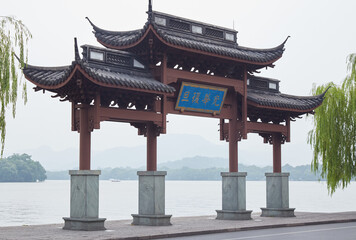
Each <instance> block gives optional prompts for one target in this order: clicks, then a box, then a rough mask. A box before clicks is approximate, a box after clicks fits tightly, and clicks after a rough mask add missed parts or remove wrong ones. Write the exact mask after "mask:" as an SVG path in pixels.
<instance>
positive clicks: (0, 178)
mask: <svg viewBox="0 0 356 240" xmlns="http://www.w3.org/2000/svg"><path fill="white" fill-rule="evenodd" d="M46 178H47V176H46V170H45V169H44V168H43V167H42V165H41V164H40V163H39V162H35V161H33V160H32V159H31V156H30V155H27V154H22V155H19V154H13V155H12V156H10V157H7V158H4V159H0V182H36V181H37V180H38V181H44V180H45V179H46Z"/></svg>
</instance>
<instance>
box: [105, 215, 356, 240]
mask: <svg viewBox="0 0 356 240" xmlns="http://www.w3.org/2000/svg"><path fill="white" fill-rule="evenodd" d="M347 222H356V218H353V219H339V220H321V221H315V222H303V223H286V224H275V225H265V226H251V227H241V228H225V229H213V230H202V231H192V232H183V233H167V234H159V235H148V236H140V237H123V238H120V237H119V238H110V239H108V240H147V239H162V238H174V237H187V236H196V235H205V234H214V233H226V232H239V231H251V230H261V229H271V228H283V227H299V226H311V225H321V224H333V223H347Z"/></svg>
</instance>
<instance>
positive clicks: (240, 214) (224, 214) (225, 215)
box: [215, 210, 252, 220]
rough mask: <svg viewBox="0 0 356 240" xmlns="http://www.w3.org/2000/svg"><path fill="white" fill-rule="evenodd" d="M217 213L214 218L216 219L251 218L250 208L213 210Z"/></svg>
mask: <svg viewBox="0 0 356 240" xmlns="http://www.w3.org/2000/svg"><path fill="white" fill-rule="evenodd" d="M215 211H216V213H217V216H216V219H218V220H251V219H252V218H251V213H252V211H251V210H247V211H226V210H215Z"/></svg>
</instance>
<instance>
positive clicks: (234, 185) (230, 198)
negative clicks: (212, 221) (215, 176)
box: [216, 172, 252, 220]
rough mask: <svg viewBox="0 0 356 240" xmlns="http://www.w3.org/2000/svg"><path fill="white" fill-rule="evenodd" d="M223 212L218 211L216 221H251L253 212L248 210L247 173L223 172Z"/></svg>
mask: <svg viewBox="0 0 356 240" xmlns="http://www.w3.org/2000/svg"><path fill="white" fill-rule="evenodd" d="M221 176H222V210H216V212H217V217H216V219H220V220H249V219H251V212H252V211H249V210H246V176H247V173H245V172H222V173H221Z"/></svg>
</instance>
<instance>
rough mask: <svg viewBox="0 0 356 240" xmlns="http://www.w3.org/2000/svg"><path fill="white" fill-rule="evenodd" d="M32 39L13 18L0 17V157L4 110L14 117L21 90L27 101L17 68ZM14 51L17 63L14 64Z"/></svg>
mask: <svg viewBox="0 0 356 240" xmlns="http://www.w3.org/2000/svg"><path fill="white" fill-rule="evenodd" d="M31 37H32V35H31V33H30V31H29V30H28V28H27V27H26V26H25V25H24V24H23V23H22V22H21V20H17V19H16V18H14V17H8V16H0V101H1V110H0V134H1V137H0V139H1V156H2V155H3V152H4V145H5V134H6V119H5V116H6V110H7V109H8V108H9V107H10V108H12V116H13V117H15V113H16V102H17V93H18V89H19V87H20V88H22V98H23V99H24V103H26V101H27V93H26V92H27V91H26V82H25V81H23V82H22V81H20V80H21V79H19V78H18V74H17V67H23V66H21V64H24V62H27V55H28V54H27V53H28V52H27V43H28V40H29V39H30V38H31ZM15 51H16V52H17V53H18V55H19V61H18V62H15Z"/></svg>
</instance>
